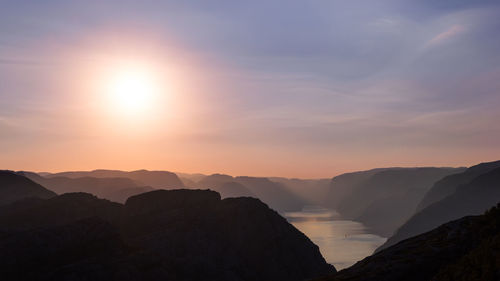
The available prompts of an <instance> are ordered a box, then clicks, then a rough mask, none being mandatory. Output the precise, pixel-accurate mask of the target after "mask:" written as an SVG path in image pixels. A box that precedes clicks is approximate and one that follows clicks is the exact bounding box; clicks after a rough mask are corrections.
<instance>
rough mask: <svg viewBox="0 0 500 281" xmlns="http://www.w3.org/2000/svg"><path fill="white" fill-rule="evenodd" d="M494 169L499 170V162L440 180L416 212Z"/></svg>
mask: <svg viewBox="0 0 500 281" xmlns="http://www.w3.org/2000/svg"><path fill="white" fill-rule="evenodd" d="M496 168H500V161H495V162H487V163H481V164H478V165H475V166H472V167H470V168H468V169H466V170H465V171H462V172H461V173H457V174H453V175H449V176H447V177H445V178H443V179H441V180H440V181H438V182H436V183H435V184H434V186H433V187H432V188H431V189H430V190H429V191H428V192H427V193H426V194H425V196H424V198H423V199H422V201H420V203H419V204H418V206H417V211H421V210H423V209H424V208H425V207H427V206H429V205H431V204H432V203H435V202H438V201H439V200H441V199H444V198H446V197H447V196H448V195H451V194H453V193H454V192H455V190H456V188H457V187H458V186H460V185H463V184H467V183H469V182H470V181H471V180H473V179H474V178H476V177H478V176H480V175H482V174H484V173H487V172H489V171H491V170H493V169H496Z"/></svg>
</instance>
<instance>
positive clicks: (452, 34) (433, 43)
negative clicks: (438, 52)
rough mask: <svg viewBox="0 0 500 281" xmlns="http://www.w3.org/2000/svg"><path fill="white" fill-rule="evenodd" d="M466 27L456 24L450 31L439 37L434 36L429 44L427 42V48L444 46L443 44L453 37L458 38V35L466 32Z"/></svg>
mask: <svg viewBox="0 0 500 281" xmlns="http://www.w3.org/2000/svg"><path fill="white" fill-rule="evenodd" d="M465 30H466V29H465V27H463V26H462V25H459V24H456V25H453V26H452V27H450V28H449V29H448V30H446V31H444V32H441V33H439V34H438V35H436V36H434V37H433V38H432V39H431V40H429V42H427V44H426V47H432V46H436V45H439V44H442V43H443V42H446V41H448V40H450V39H452V38H453V37H456V36H457V35H458V34H461V33H463V32H465Z"/></svg>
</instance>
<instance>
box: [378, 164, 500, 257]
mask: <svg viewBox="0 0 500 281" xmlns="http://www.w3.org/2000/svg"><path fill="white" fill-rule="evenodd" d="M499 201H500V168H497V169H494V170H491V171H489V172H487V173H485V174H482V175H480V176H478V177H476V178H475V179H473V180H472V181H471V182H469V183H468V184H465V185H459V186H457V187H456V191H455V193H453V194H452V195H449V196H448V197H446V198H444V199H442V200H440V201H438V202H435V203H433V204H431V205H429V206H428V207H426V208H424V209H423V210H421V211H420V212H418V213H416V214H415V215H413V216H412V217H411V218H410V219H409V220H408V221H407V222H406V223H405V224H403V225H402V226H401V227H400V228H399V229H398V230H397V231H396V233H395V234H394V235H393V236H392V237H390V238H389V239H388V240H387V242H386V243H385V244H384V245H382V246H381V247H379V249H377V251H378V250H380V249H384V248H387V247H389V246H391V245H394V244H396V243H397V242H399V241H402V240H404V239H406V238H408V237H411V236H414V235H417V234H420V233H423V232H426V231H429V230H431V229H433V228H435V227H437V226H439V225H440V224H442V223H445V222H447V221H450V220H454V219H458V218H461V217H463V216H467V215H477V214H481V213H483V212H484V211H485V210H486V209H488V208H490V207H491V206H494V205H495V204H496V203H497V202H499Z"/></svg>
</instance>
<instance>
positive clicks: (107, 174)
mask: <svg viewBox="0 0 500 281" xmlns="http://www.w3.org/2000/svg"><path fill="white" fill-rule="evenodd" d="M46 177H48V178H51V177H67V178H81V177H93V178H129V179H132V180H133V181H135V182H136V184H137V185H138V186H150V187H152V188H155V189H175V188H181V187H184V184H183V183H182V181H181V180H180V179H179V177H177V175H176V174H174V173H172V172H167V171H148V170H137V171H132V172H125V171H118V170H94V171H82V172H62V173H56V174H50V175H48V176H46Z"/></svg>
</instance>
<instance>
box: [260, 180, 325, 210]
mask: <svg viewBox="0 0 500 281" xmlns="http://www.w3.org/2000/svg"><path fill="white" fill-rule="evenodd" d="M269 180H271V181H273V182H277V183H280V184H282V185H283V186H284V187H285V188H286V189H287V190H289V191H290V192H292V193H293V194H295V195H297V196H298V197H300V198H301V199H302V200H304V201H306V202H307V203H308V204H312V205H322V204H323V201H324V200H325V196H326V194H327V193H328V190H329V186H330V179H290V178H279V177H273V178H269Z"/></svg>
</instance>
